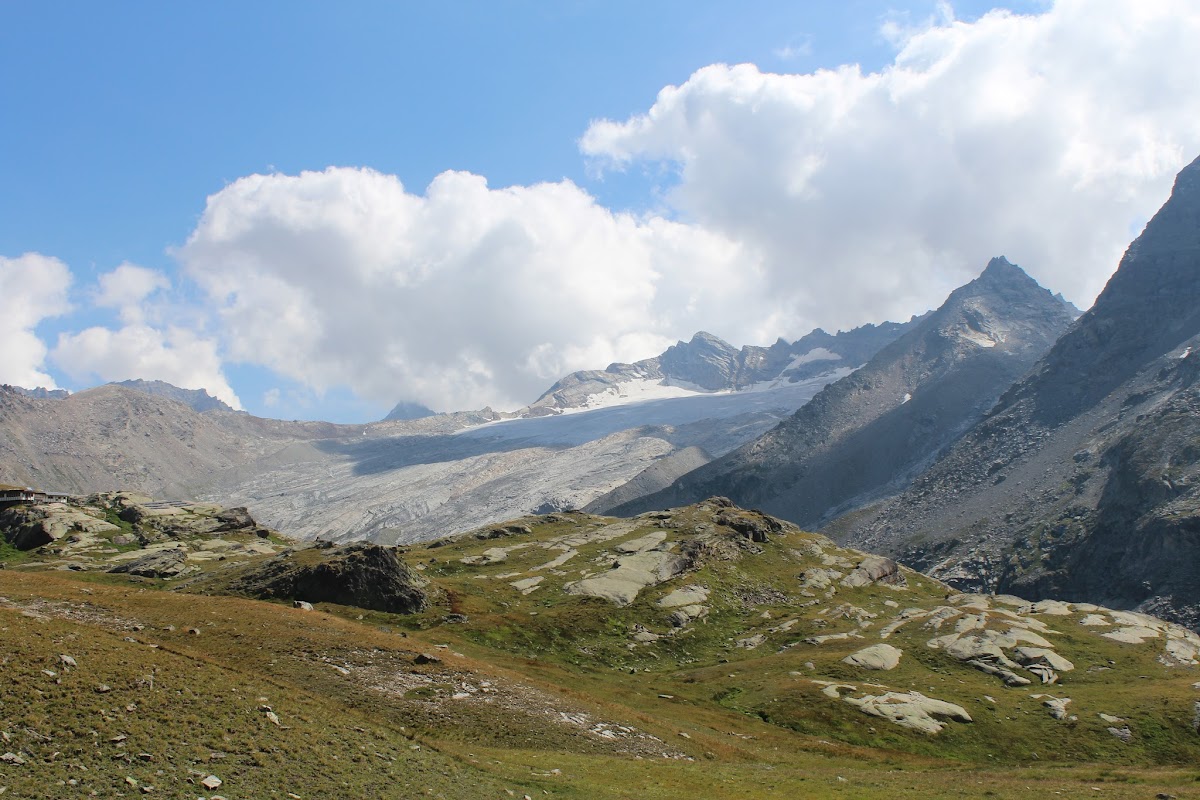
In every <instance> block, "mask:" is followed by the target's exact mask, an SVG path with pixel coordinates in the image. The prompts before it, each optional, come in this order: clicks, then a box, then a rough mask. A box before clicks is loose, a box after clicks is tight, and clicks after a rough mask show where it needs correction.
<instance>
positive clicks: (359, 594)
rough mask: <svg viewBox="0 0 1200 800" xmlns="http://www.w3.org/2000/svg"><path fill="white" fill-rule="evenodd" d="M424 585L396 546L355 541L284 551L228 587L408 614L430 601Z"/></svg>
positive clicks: (269, 596)
mask: <svg viewBox="0 0 1200 800" xmlns="http://www.w3.org/2000/svg"><path fill="white" fill-rule="evenodd" d="M426 584H427V581H425V580H424V579H423V578H421V577H420V576H418V575H416V574H415V573H414V572H412V571H411V570H410V569H409V568H408V566H407V565H405V564H404V562H403V561H401V560H400V559H399V557H397V555H396V551H395V550H394V549H393V548H390V547H383V546H380V545H375V544H353V545H348V546H345V547H320V546H318V547H313V548H308V549H305V550H300V551H296V552H291V553H284V554H281V555H279V556H276V557H275V558H272V559H270V560H268V561H266V562H264V563H262V564H260V565H258V566H257V567H255V568H253V569H252V570H251V571H250V572H248V573H246V574H244V575H242V576H240V577H239V578H238V579H236V580H235V581H234V582H233V583H232V584H231V585H230V586H229V590H230V591H231V592H233V593H234V594H243V595H249V596H251V597H257V598H262V599H281V600H292V601H294V600H303V601H305V602H309V603H337V604H338V605H344V606H357V607H358V608H367V609H372V610H374V611H386V612H390V613H396V614H410V613H413V612H416V611H421V610H423V609H424V608H425V607H426V606H427V604H428V602H429V600H428V597H427V596H426V593H425V591H424V588H423V587H424V586H425V585H426Z"/></svg>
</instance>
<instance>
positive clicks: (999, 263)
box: [979, 256, 1032, 280]
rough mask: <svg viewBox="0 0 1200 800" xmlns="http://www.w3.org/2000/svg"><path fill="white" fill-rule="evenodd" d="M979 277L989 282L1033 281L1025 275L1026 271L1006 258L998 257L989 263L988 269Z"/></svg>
mask: <svg viewBox="0 0 1200 800" xmlns="http://www.w3.org/2000/svg"><path fill="white" fill-rule="evenodd" d="M979 277H980V278H986V279H989V280H1022V279H1024V280H1032V279H1031V278H1030V277H1029V276H1028V275H1026V274H1025V270H1023V269H1021V268H1020V267H1018V266H1017V265H1016V264H1014V263H1012V262H1011V261H1009V260H1008V259H1007V258H1005V257H1004V256H996V257H995V258H993V259H992V260H991V261H988V265H987V267H985V268H984V270H983V272H982V273H981V274H980V276H979Z"/></svg>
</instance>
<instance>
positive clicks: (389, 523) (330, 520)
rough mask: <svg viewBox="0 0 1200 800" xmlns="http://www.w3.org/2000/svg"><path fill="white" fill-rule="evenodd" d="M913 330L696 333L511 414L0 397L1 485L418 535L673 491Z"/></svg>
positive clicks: (169, 394) (322, 527)
mask: <svg viewBox="0 0 1200 800" xmlns="http://www.w3.org/2000/svg"><path fill="white" fill-rule="evenodd" d="M911 324H912V323H904V324H890V323H889V324H885V325H879V326H875V325H867V326H864V327H862V328H858V329H855V330H853V331H847V332H839V333H838V334H836V335H830V334H826V333H824V332H823V331H817V332H814V333H813V334H810V335H809V336H808V337H805V339H802V340H800V341H799V342H797V343H794V344H792V345H786V344H783V343H776V345H774V346H773V347H771V348H749V347H747V348H742V349H741V350H738V349H735V348H733V347H731V346H730V345H728V344H726V343H724V342H723V341H721V340H719V339H717V338H716V337H713V336H711V335H708V334H703V333H701V334H697V335H696V336H695V337H693V339H692V340H691V341H690V342H679V343H678V344H676V345H674V346H672V347H671V348H669V349H668V350H667V351H666V352H665V353H664V354H662V355H661V356H659V357H658V358H656V359H649V360H647V361H643V362H639V364H636V365H613V366H612V367H610V369H609V371H606V372H604V373H576V374H574V375H571V376H568V377H567V378H565V379H564V380H563V381H560V382H559V385H558V387H557V388H552V389H551V390H550V391H549V392H547V393H546V394H545V395H544V396H543V397H542V398H541V399H539V400H538V401H536V402H535V403H534V404H531V405H530V406H529V407H527V408H525V409H521V410H519V411H517V412H510V413H497V412H494V411H492V410H491V409H483V410H481V411H476V412H458V413H452V414H438V415H430V414H428V413H426V412H428V409H423V408H415V407H411V406H408V407H406V406H405V405H404V404H401V405H400V406H399V407H398V410H397V411H394V412H393V413H392V414H390V415H389V417H392V418H391V419H388V420H384V421H381V422H377V423H370V424H367V425H333V424H329V423H317V422H286V421H279V420H266V419H261V418H258V417H254V416H251V415H248V414H244V413H235V412H233V411H231V410H229V409H228V408H227V407H225V408H221V407H217V406H214V405H213V403H215V402H217V401H213V400H212V398H210V397H209V396H208V395H207V394H206V393H204V392H202V391H200V392H195V391H186V390H176V391H171V390H172V389H174V387H169V385H165V384H159V383H158V382H146V381H141V382H126V383H123V384H109V385H106V386H102V387H98V388H96V389H92V390H88V391H84V392H79V393H76V394H74V395H71V396H70V397H68V398H66V399H63V400H57V401H49V400H38V399H36V398H30V397H26V396H24V395H22V394H19V393H17V392H8V393H3V392H0V425H2V426H3V427H4V428H5V429H6V430H9V431H11V432H12V433H11V436H10V437H8V439H7V440H5V441H0V480H7V481H9V482H12V483H20V484H21V485H31V486H38V487H44V488H50V489H54V490H60V491H68V492H77V493H81V492H88V491H94V490H116V489H135V490H138V491H143V492H146V493H148V494H152V495H155V496H160V497H165V498H169V499H195V498H204V499H209V500H215V501H219V502H222V503H225V504H227V505H245V506H248V507H250V508H251V510H252V511H253V512H254V513H255V515H256V516H258V517H261V518H263V519H264V520H265V521H267V522H268V524H270V525H272V526H273V527H276V528H279V529H281V530H287V531H288V532H289V533H291V534H293V535H298V536H302V537H307V538H313V537H317V536H321V537H324V538H327V539H336V540H339V541H349V540H359V539H370V540H378V541H388V542H400V541H406V542H407V541H418V540H423V539H430V538H434V537H436V536H440V535H445V534H448V533H454V532H457V531H461V530H466V529H467V528H470V527H474V526H478V525H483V524H486V523H487V522H489V521H491V520H493V519H495V518H496V517H497V516H510V517H511V516H516V515H520V514H525V513H530V512H533V511H543V512H544V511H554V510H561V509H570V508H577V507H580V506H583V505H585V504H587V503H589V502H591V501H592V500H594V499H596V498H597V497H599V496H601V495H603V494H605V493H607V492H609V491H611V490H613V489H614V488H615V487H617V486H620V485H622V484H625V483H626V482H628V481H630V480H633V479H635V478H638V477H639V475H641V477H642V479H643V480H645V479H646V476H645V475H642V473H644V472H645V471H647V470H650V472H651V473H658V474H661V475H662V478H661V480H662V481H667V482H669V481H670V480H671V479H673V478H674V477H676V476H677V475H678V474H680V473H682V472H685V471H687V470H688V469H690V468H691V467H694V466H697V465H699V464H703V463H706V462H707V461H709V460H711V459H712V458H713V457H715V456H719V455H722V454H724V453H726V452H728V451H729V450H731V449H733V448H734V447H737V446H738V445H740V444H742V443H744V442H746V441H748V440H750V439H753V438H754V437H756V436H758V435H759V434H761V433H763V432H764V431H766V430H768V429H769V428H770V427H771V426H773V425H774V424H776V423H777V422H779V420H781V419H783V418H784V417H786V416H787V415H789V414H791V413H792V412H793V411H795V410H796V409H797V408H799V407H800V406H801V405H803V404H804V403H805V402H807V401H808V400H809V399H810V398H811V397H812V396H813V394H815V393H816V392H817V391H818V390H820V389H821V388H822V387H823V386H824V385H825V384H827V383H828V382H830V381H832V380H836V379H837V378H840V377H842V376H844V375H846V374H848V373H849V372H851V371H852V370H853V369H855V368H857V367H858V366H860V365H861V361H859V359H865V358H868V357H870V355H872V354H873V353H874V351H875V349H878V347H882V346H884V345H885V344H887V343H888V342H889V341H891V340H892V339H894V338H895V337H896V336H899V335H901V334H902V333H903V332H904V331H905V330H907V329H908V327H910V326H911ZM772 351H774V353H775V354H776V355H774V356H771V355H769V354H770V353H771V352H772ZM593 374H600V375H603V376H604V378H603V380H601V379H594V378H590V377H588V376H589V375H593ZM634 374H636V375H638V376H640V377H636V378H635V377H631V376H632V375H634ZM652 376H653V377H652ZM751 377H753V378H754V380H753V381H750V378H751ZM706 387H717V388H715V389H713V388H706ZM206 401H208V402H206ZM395 417H408V418H405V419H396V418H395Z"/></svg>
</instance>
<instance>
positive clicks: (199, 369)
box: [51, 323, 241, 408]
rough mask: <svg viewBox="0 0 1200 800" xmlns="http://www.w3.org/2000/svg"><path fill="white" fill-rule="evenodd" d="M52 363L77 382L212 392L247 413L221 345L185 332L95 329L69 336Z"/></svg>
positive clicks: (127, 327) (137, 327) (136, 327)
mask: <svg viewBox="0 0 1200 800" xmlns="http://www.w3.org/2000/svg"><path fill="white" fill-rule="evenodd" d="M51 359H52V360H53V361H54V363H55V365H56V366H58V367H59V368H61V369H62V370H63V371H64V372H65V373H67V374H68V375H70V376H71V378H72V379H74V380H77V381H81V382H89V381H92V380H96V379H98V380H100V381H122V380H131V379H136V378H143V379H146V380H162V381H166V382H167V383H172V384H174V385H176V386H180V387H182V388H184V389H206V390H208V392H209V394H211V395H213V396H214V397H217V398H219V399H220V400H223V401H225V402H226V403H228V404H229V405H230V406H232V407H233V408H241V403H240V402H239V400H238V397H237V395H236V394H235V393H234V391H233V389H232V388H231V387H230V386H229V383H228V381H226V380H225V376H224V374H223V373H222V371H221V359H220V357H219V356H218V354H217V345H216V343H215V342H214V341H212V340H211V339H203V338H200V337H199V336H198V335H197V334H196V333H195V332H193V331H191V330H187V329H184V328H176V327H168V328H167V329H166V330H158V329H156V328H152V327H150V326H148V325H144V324H141V323H132V324H129V325H125V326H123V327H122V328H120V329H118V330H110V329H108V328H102V327H92V328H87V329H85V330H83V331H80V332H79V333H64V334H60V335H59V337H58V344H57V345H56V346H55V348H54V352H53V353H52V354H51Z"/></svg>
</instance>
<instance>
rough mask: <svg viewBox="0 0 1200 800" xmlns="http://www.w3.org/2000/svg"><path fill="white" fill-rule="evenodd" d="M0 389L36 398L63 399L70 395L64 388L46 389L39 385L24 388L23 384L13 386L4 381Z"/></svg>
mask: <svg viewBox="0 0 1200 800" xmlns="http://www.w3.org/2000/svg"><path fill="white" fill-rule="evenodd" d="M0 390H4V391H9V392H12V393H13V394H19V395H21V396H22V397H33V398H36V399H38V400H63V399H65V398H67V397H70V396H71V393H70V392H68V391H67V390H66V389H47V388H46V387H44V386H39V387H37V388H36V389H26V388H25V387H24V386H13V385H11V384H8V383H6V384H3V385H0Z"/></svg>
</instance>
